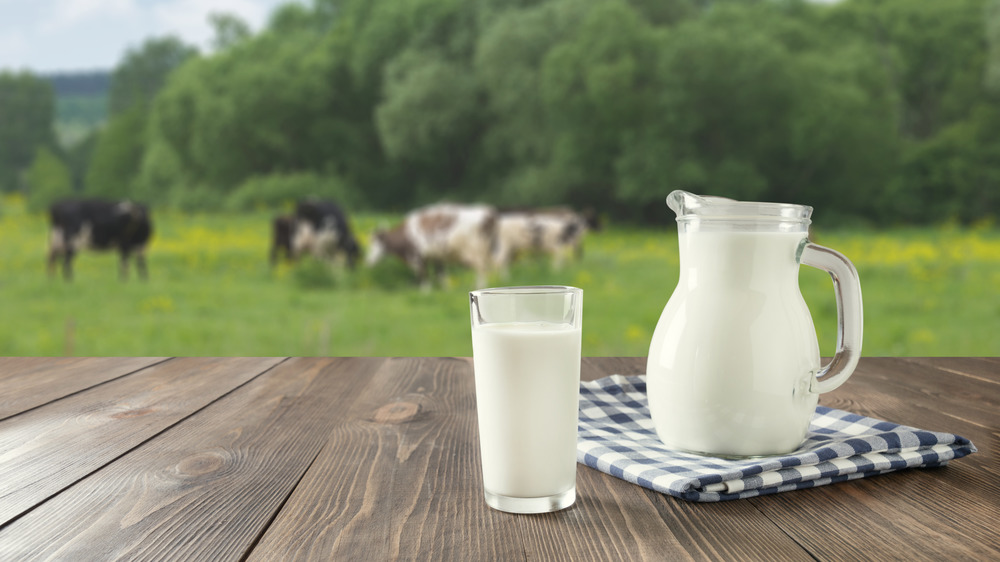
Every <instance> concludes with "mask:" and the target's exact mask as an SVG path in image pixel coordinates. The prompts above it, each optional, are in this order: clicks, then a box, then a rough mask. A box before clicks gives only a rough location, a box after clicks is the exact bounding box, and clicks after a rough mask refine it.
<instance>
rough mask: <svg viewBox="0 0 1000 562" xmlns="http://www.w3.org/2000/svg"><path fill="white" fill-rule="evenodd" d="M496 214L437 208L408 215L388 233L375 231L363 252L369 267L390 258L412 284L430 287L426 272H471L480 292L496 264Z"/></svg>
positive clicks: (477, 208) (479, 208) (475, 208)
mask: <svg viewBox="0 0 1000 562" xmlns="http://www.w3.org/2000/svg"><path fill="white" fill-rule="evenodd" d="M496 228H497V212H496V209H494V208H493V207H491V206H489V205H460V204H454V203H438V204H435V205H429V206H427V207H422V208H420V209H416V210H414V211H411V212H410V213H408V214H407V215H406V217H405V218H404V219H403V222H402V223H400V224H398V225H396V226H395V227H394V228H392V229H390V230H376V231H375V233H374V234H373V235H372V239H371V244H370V245H369V248H368V259H367V263H368V265H369V266H371V265H375V264H376V263H378V262H379V261H380V260H381V259H382V257H383V256H385V255H386V254H393V255H395V256H397V257H399V258H400V259H402V260H403V261H404V262H406V264H407V265H409V266H410V269H411V270H413V273H414V274H415V275H416V278H417V282H418V283H420V284H421V285H422V286H423V287H425V288H429V287H430V280H429V279H428V273H434V272H431V271H429V270H436V273H437V274H438V276H442V277H443V275H444V266H445V265H446V264H449V263H457V264H460V265H463V266H466V267H469V268H471V269H473V270H475V272H476V284H477V286H478V287H484V286H486V281H487V279H488V277H489V274H490V273H491V271H492V270H493V268H494V266H495V263H496V255H497V231H496Z"/></svg>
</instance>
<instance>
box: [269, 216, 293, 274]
mask: <svg viewBox="0 0 1000 562" xmlns="http://www.w3.org/2000/svg"><path fill="white" fill-rule="evenodd" d="M294 234H295V216H294V215H281V216H278V217H274V220H273V221H272V222H271V254H270V262H271V267H274V266H275V265H277V264H278V260H279V259H281V257H282V254H283V255H284V258H285V259H286V260H293V259H295V256H294V255H293V254H292V236H293V235H294Z"/></svg>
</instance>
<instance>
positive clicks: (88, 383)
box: [0, 357, 166, 420]
mask: <svg viewBox="0 0 1000 562" xmlns="http://www.w3.org/2000/svg"><path fill="white" fill-rule="evenodd" d="M164 360H166V358H165V357H0V388H2V389H3V392H2V393H0V420H3V419H6V418H9V417H10V416H13V415H15V414H19V413H21V412H24V411H26V410H30V409H32V408H37V407H38V406H41V405H42V404H47V403H49V402H52V401H53V400H58V399H59V398H63V397H64V396H68V395H70V394H73V393H75V392H79V391H81V390H84V389H86V388H90V387H92V386H96V385H98V384H101V383H104V382H107V381H110V380H114V379H116V378H118V377H121V376H124V375H127V374H129V373H131V372H133V371H138V370H139V369H142V368H144V367H148V366H150V365H153V364H155V363H159V362H161V361H164Z"/></svg>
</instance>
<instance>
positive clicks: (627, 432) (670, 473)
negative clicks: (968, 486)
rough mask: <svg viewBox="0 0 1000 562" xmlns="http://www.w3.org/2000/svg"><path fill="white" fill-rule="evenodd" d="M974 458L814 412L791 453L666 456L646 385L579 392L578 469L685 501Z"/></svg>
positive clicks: (909, 435) (945, 438) (944, 440)
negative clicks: (750, 456) (580, 465)
mask: <svg viewBox="0 0 1000 562" xmlns="http://www.w3.org/2000/svg"><path fill="white" fill-rule="evenodd" d="M974 452H976V448H975V446H973V444H972V443H971V442H970V441H969V440H968V439H965V438H964V437H959V436H957V435H952V434H949V433H935V432H931V431H924V430H921V429H915V428H912V427H906V426H903V425H897V424H894V423H889V422H885V421H881V420H876V419H873V418H867V417H864V416H859V415H857V414H851V413H849V412H845V411H843V410H834V409H832V408H825V407H822V406H820V407H817V408H816V415H815V416H814V417H813V419H812V422H811V423H810V425H809V432H808V434H807V435H806V441H805V443H803V444H802V446H801V447H800V448H799V449H798V450H797V451H795V452H793V453H789V454H787V455H783V456H774V457H765V458H759V459H746V460H727V459H720V458H715V457H704V456H699V455H692V454H687V453H682V452H679V451H675V450H671V449H668V448H667V447H665V446H664V445H663V443H662V442H661V441H660V440H659V438H657V436H656V431H655V430H654V429H653V421H652V420H651V419H650V417H649V407H648V402H647V400H646V378H645V377H643V376H628V377H624V376H621V375H612V376H610V377H605V378H603V379H599V380H596V381H592V382H584V383H582V384H581V385H580V432H579V439H578V442H577V452H576V457H577V462H580V463H583V464H585V465H587V466H589V467H592V468H596V469H597V470H600V471H602V472H606V473H608V474H611V475H612V476H617V477H618V478H621V479H623V480H627V481H629V482H632V483H633V484H639V485H640V486H644V487H646V488H650V489H652V490H656V491H657V492H662V493H666V494H670V495H671V496H676V497H678V498H682V499H685V500H693V501H703V502H714V501H722V500H734V499H739V498H748V497H752V496H758V495H764V494H773V493H777V492H787V491H789V490H798V489H801V488H812V487H814V486H823V485H826V484H832V483H835V482H841V481H844V480H854V479H856V478H864V477H866V476H874V475H877V474H884V473H886V472H893V471H896V470H899V469H902V468H910V467H918V466H923V467H930V466H943V465H945V464H947V463H948V461H949V460H951V459H957V458H959V457H964V456H965V455H968V454H970V453H974Z"/></svg>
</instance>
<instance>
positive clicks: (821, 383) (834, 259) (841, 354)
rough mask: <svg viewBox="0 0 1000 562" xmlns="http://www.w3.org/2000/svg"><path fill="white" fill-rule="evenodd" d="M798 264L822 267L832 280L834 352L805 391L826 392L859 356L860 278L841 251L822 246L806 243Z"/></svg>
mask: <svg viewBox="0 0 1000 562" xmlns="http://www.w3.org/2000/svg"><path fill="white" fill-rule="evenodd" d="M799 260H800V262H801V263H804V264H806V265H808V266H810V267H815V268H817V269H822V270H823V271H826V272H827V273H829V274H830V277H831V279H833V290H834V293H835V294H836V296H837V353H836V354H835V355H834V356H833V359H832V360H831V361H830V363H828V364H827V365H826V366H824V367H823V368H821V369H820V370H819V372H818V373H816V377H815V378H814V379H813V380H812V383H811V385H810V388H809V390H810V391H811V392H814V393H817V394H819V393H823V392H829V391H831V390H833V389H835V388H837V387H838V386H840V385H842V384H844V381H846V380H847V378H848V377H850V376H851V374H852V373H854V368H855V367H857V365H858V359H860V358H861V336H862V331H863V328H864V319H863V312H862V305H861V280H860V279H859V278H858V271H857V269H855V268H854V264H852V263H851V261H850V260H849V259H847V258H846V257H845V256H844V255H843V254H841V253H840V252H837V251H836V250H831V249H830V248H826V247H824V246H819V245H817V244H813V243H812V242H807V243H806V244H805V245H804V246H803V247H802V251H801V254H800V257H799Z"/></svg>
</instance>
